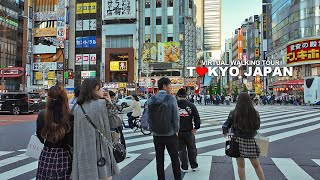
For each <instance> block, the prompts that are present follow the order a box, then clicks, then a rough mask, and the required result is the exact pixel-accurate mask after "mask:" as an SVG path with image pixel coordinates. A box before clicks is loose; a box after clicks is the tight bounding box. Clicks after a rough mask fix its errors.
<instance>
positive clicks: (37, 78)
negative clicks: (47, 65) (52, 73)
mask: <svg viewBox="0 0 320 180" xmlns="http://www.w3.org/2000/svg"><path fill="white" fill-rule="evenodd" d="M35 77H36V80H41V79H42V72H36V74H35Z"/></svg>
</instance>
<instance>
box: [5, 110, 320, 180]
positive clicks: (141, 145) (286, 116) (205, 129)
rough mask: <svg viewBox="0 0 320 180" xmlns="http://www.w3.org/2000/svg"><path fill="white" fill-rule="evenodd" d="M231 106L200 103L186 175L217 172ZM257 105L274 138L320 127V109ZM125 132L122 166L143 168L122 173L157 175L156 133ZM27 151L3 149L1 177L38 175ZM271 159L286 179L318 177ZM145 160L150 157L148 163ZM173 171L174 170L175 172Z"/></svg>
mask: <svg viewBox="0 0 320 180" xmlns="http://www.w3.org/2000/svg"><path fill="white" fill-rule="evenodd" d="M231 107H232V106H230V107H227V106H208V107H206V106H198V110H199V113H200V117H201V120H202V125H201V128H200V129H199V130H198V132H197V134H196V141H197V143H196V145H197V148H198V150H200V151H201V153H200V154H199V156H198V158H197V159H198V164H199V167H200V171H196V172H188V173H185V174H184V178H183V179H186V180H188V179H209V177H210V176H211V175H212V174H211V173H213V172H212V170H211V169H212V166H218V165H219V163H218V164H217V163H214V162H213V161H212V157H216V158H225V157H224V156H225V154H224V148H221V147H223V146H224V143H225V138H224V137H223V136H222V130H221V126H222V123H223V122H224V121H225V120H226V119H227V116H228V114H229V111H230V110H231ZM233 107H234V106H233ZM256 109H257V110H258V111H259V114H260V116H261V128H260V130H259V132H260V133H262V134H266V136H267V137H269V139H270V142H275V141H278V140H281V139H284V138H288V137H292V136H296V135H299V134H302V133H306V132H310V131H313V130H317V129H320V118H319V116H320V112H319V111H318V110H315V109H311V108H309V109H308V108H305V109H304V108H297V107H290V106H286V107H285V108H283V107H281V106H257V107H256ZM124 120H125V123H126V124H128V123H127V117H126V116H124ZM124 136H125V138H126V144H127V151H128V152H130V154H131V157H130V158H127V159H125V161H123V162H121V163H119V164H118V165H119V168H120V169H124V168H126V169H128V168H129V167H134V169H139V171H136V172H135V173H133V174H126V172H121V174H120V175H119V176H120V177H122V179H123V178H125V179H135V180H140V179H143V180H145V179H156V160H155V157H154V156H155V155H154V144H153V137H152V136H151V135H149V136H146V135H143V134H142V133H141V132H140V131H137V132H134V133H132V130H130V129H124ZM271 146H272V143H271ZM24 152H25V149H20V150H16V151H0V179H1V180H2V179H10V178H17V177H19V178H20V177H21V179H23V176H24V174H29V176H28V177H29V178H28V179H32V178H33V177H30V173H33V174H34V175H35V173H36V168H37V161H31V159H30V158H28V157H27V156H25V155H24ZM11 154H12V156H11ZM145 155H148V156H151V158H149V159H147V160H146V159H145ZM222 156H223V157H222ZM165 159H166V161H165V167H166V168H167V169H171V165H170V164H171V162H170V157H169V156H168V154H167V153H166V157H165ZM269 159H271V160H272V162H273V164H268V166H269V165H273V166H275V167H277V169H279V172H281V173H282V175H283V176H284V177H285V178H286V179H289V180H290V179H295V178H296V179H315V178H314V177H312V176H311V175H309V174H308V172H306V171H305V170H304V169H303V168H301V167H300V166H301V165H299V164H297V163H296V162H295V161H294V159H291V158H279V157H277V158H269ZM145 161H148V163H146V162H145ZM310 161H312V163H313V164H315V165H317V166H318V168H320V159H317V158H316V159H310ZM140 162H144V164H143V163H142V164H143V165H140V164H141V163H140ZM228 166H230V167H232V169H233V174H231V175H226V179H228V177H229V178H230V179H239V178H238V174H237V165H236V160H235V159H232V161H231V163H228ZM245 167H246V176H247V179H257V176H256V174H255V171H254V169H253V167H252V166H251V163H250V161H249V160H246V166H245ZM170 173H171V174H172V172H170ZM215 173H223V172H215ZM270 174H272V173H270ZM172 176H173V175H172ZM19 178H18V179H19ZM116 179H117V178H116ZM120 179H121V178H120Z"/></svg>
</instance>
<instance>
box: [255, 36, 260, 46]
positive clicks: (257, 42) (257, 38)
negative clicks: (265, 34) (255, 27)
mask: <svg viewBox="0 0 320 180" xmlns="http://www.w3.org/2000/svg"><path fill="white" fill-rule="evenodd" d="M254 44H255V45H258V46H259V44H260V39H259V37H255V38H254Z"/></svg>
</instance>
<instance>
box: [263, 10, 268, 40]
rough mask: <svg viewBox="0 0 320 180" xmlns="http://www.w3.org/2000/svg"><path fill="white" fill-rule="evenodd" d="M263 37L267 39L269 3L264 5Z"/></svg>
mask: <svg viewBox="0 0 320 180" xmlns="http://www.w3.org/2000/svg"><path fill="white" fill-rule="evenodd" d="M262 38H263V39H267V5H262Z"/></svg>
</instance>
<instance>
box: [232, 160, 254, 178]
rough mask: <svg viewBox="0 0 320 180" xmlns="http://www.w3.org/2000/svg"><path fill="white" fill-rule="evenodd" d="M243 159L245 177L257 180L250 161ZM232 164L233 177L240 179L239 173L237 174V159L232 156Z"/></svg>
mask: <svg viewBox="0 0 320 180" xmlns="http://www.w3.org/2000/svg"><path fill="white" fill-rule="evenodd" d="M244 161H245V166H244V167H245V174H246V179H250V180H258V177H257V175H256V173H255V170H254V168H253V166H252V165H251V162H250V160H249V159H244ZM232 165H233V172H234V178H235V180H240V179H239V175H238V165H237V160H236V158H232Z"/></svg>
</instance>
